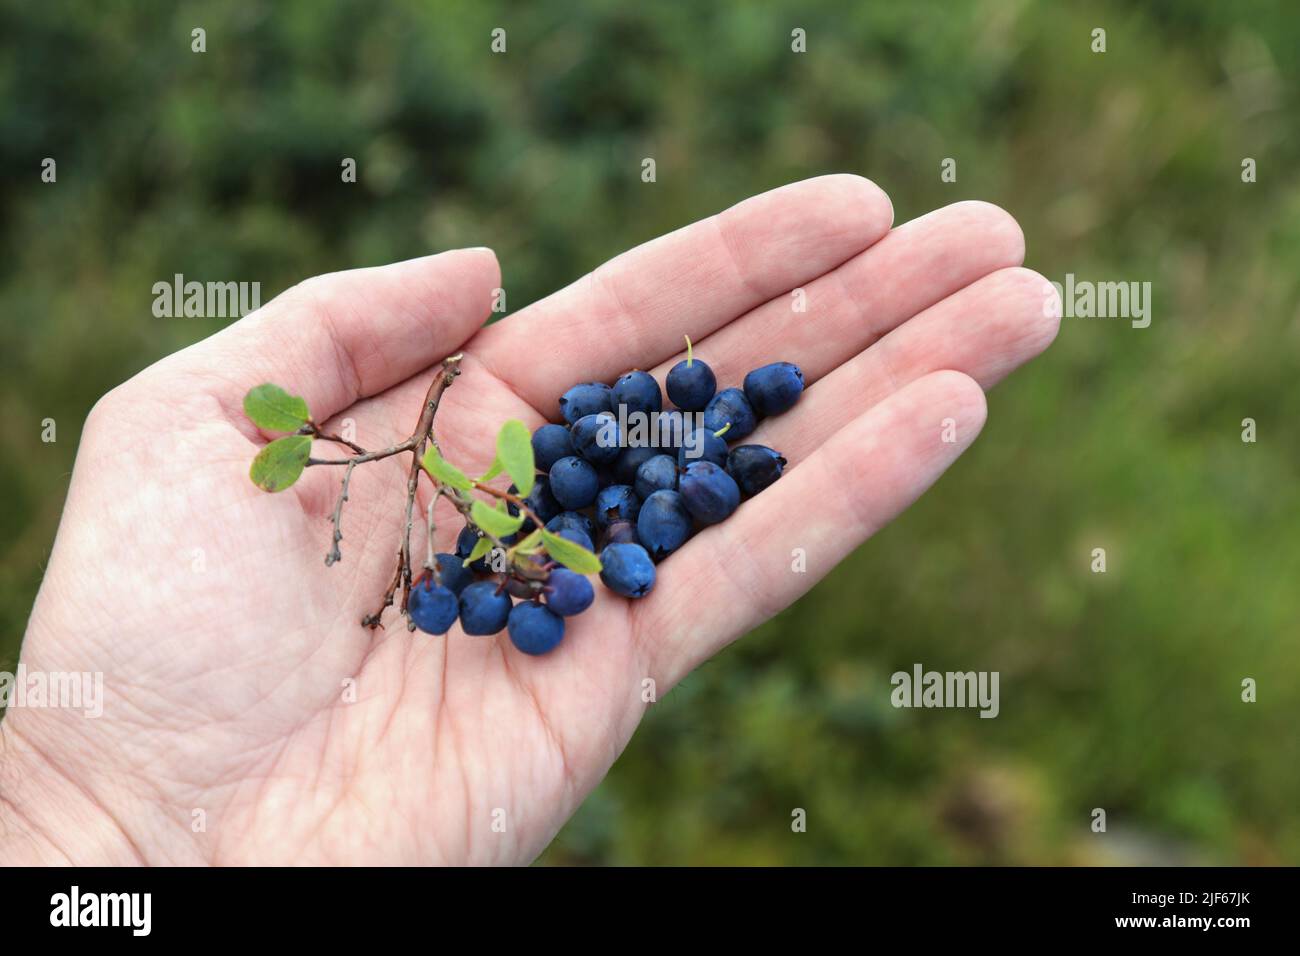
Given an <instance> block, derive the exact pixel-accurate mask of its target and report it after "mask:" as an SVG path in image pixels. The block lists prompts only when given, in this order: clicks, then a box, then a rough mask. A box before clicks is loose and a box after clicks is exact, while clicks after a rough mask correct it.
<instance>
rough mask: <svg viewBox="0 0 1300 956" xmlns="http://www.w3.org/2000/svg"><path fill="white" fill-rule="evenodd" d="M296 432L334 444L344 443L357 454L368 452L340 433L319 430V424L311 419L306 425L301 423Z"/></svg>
mask: <svg viewBox="0 0 1300 956" xmlns="http://www.w3.org/2000/svg"><path fill="white" fill-rule="evenodd" d="M298 434H300V435H311V436H312V437H313V438H319V439H320V440H321V441H332V442H334V443H335V444H336V445H346V446H347V447H348V448H351V449H352V450H353V451H354V452H356V453H357V454H358V455H365V454H369V453H368V452H367V451H366V450H365V449H364V448H362V447H361V446H360V445H358V444H357V443H356V442H351V441H348V440H347V439H346V438H344V437H343V436H342V435H331V434H329V433H328V432H323V431H321V430H320V426H319V425H317V424H316V423H315V422H313V421H308V422H307V424H306V425H303V426H302V428H301V429H300V430H299V432H298Z"/></svg>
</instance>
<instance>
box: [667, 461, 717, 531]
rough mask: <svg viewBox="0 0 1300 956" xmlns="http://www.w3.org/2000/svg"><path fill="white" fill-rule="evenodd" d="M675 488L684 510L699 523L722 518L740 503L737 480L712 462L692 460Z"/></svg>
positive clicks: (715, 521) (713, 521)
mask: <svg viewBox="0 0 1300 956" xmlns="http://www.w3.org/2000/svg"><path fill="white" fill-rule="evenodd" d="M677 487H678V490H679V494H680V496H681V499H682V502H683V504H685V506H686V510H687V511H689V512H690V514H691V517H692V518H694V519H695V520H696V521H698V522H699V523H700V524H717V523H718V522H719V521H725V520H726V519H727V518H729V517H731V513H732V512H733V511H735V510H736V507H737V506H738V505H739V504H740V488H739V487H738V486H737V485H736V479H734V478H732V477H731V476H730V475H729V474H727V470H726V469H725V468H723V467H722V466H721V465H715V464H714V463H713V462H711V461H694V462H691V463H690V464H689V465H687V466H686V470H685V471H684V472H682V477H681V480H680V481H679V482H678V485H677ZM647 504H648V502H647Z"/></svg>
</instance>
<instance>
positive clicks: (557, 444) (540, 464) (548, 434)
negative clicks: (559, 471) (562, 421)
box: [533, 425, 576, 471]
mask: <svg viewBox="0 0 1300 956" xmlns="http://www.w3.org/2000/svg"><path fill="white" fill-rule="evenodd" d="M573 454H576V452H574V450H573V438H572V436H570V434H569V430H568V429H567V428H565V427H564V426H563V425H543V426H542V427H541V428H539V429H537V431H535V432H533V463H534V464H535V465H536V466H537V470H538V471H550V470H551V466H552V465H554V464H555V463H556V462H557V461H559V460H560V459H561V458H567V457H568V456H569V455H573Z"/></svg>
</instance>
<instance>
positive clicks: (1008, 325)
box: [746, 268, 1060, 460]
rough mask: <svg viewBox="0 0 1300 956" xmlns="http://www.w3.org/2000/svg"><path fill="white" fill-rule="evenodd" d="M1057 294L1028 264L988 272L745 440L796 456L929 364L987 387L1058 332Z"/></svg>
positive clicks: (836, 372)
mask: <svg viewBox="0 0 1300 956" xmlns="http://www.w3.org/2000/svg"><path fill="white" fill-rule="evenodd" d="M1055 296H1056V291H1055V289H1053V287H1052V286H1051V285H1050V284H1049V283H1048V281H1047V280H1046V279H1044V278H1043V277H1042V276H1040V275H1039V274H1038V273H1036V272H1033V271H1031V270H1029V269H1023V268H1015V269H1002V270H999V271H998V272H994V273H993V274H992V275H988V276H985V277H984V278H983V279H980V280H979V281H977V282H974V283H972V284H971V285H968V286H967V287H966V288H964V289H962V290H961V291H960V292H957V293H955V294H954V295H950V296H949V297H948V298H946V299H944V300H943V301H942V302H940V303H938V304H937V305H933V306H931V307H930V308H928V309H926V310H925V311H923V312H922V313H921V314H920V315H917V316H915V317H913V318H911V319H909V320H908V321H907V322H904V323H903V324H902V325H900V326H899V327H898V328H896V329H894V331H892V332H890V333H889V334H888V335H886V336H885V337H884V338H882V339H881V340H880V341H878V342H876V343H875V344H874V345H872V346H871V347H870V348H869V349H867V350H866V351H864V352H862V353H860V354H859V355H856V356H855V357H853V358H852V359H850V360H849V361H847V362H845V363H844V364H843V365H841V366H840V367H839V368H837V369H835V370H834V371H833V372H831V373H830V374H829V375H827V376H825V377H824V378H822V379H821V380H820V381H818V382H817V383H816V384H814V385H813V386H812V387H810V388H809V389H808V390H807V391H806V392H805V393H804V394H803V396H802V398H800V400H799V404H798V405H797V406H796V407H795V408H794V409H793V410H792V411H791V412H790V413H789V414H787V415H778V416H777V417H775V418H769V419H767V420H766V421H764V422H763V423H762V425H760V426H759V428H758V430H757V431H755V432H754V434H753V435H752V436H751V437H750V438H748V439H746V441H747V442H753V443H757V444H761V445H768V446H770V447H772V448H776V449H778V450H780V451H781V453H782V454H784V455H785V456H786V457H788V458H790V459H791V460H798V459H801V458H804V457H806V456H807V455H810V454H812V452H813V449H815V448H816V447H817V446H818V445H820V444H821V443H822V442H823V441H825V440H826V439H827V438H828V437H830V436H831V435H833V434H834V433H835V432H837V431H838V430H839V429H840V428H842V427H844V426H845V425H847V424H849V422H851V421H852V420H853V419H854V418H856V417H857V416H859V415H860V414H861V413H862V412H863V410H864V409H867V408H870V407H871V406H873V405H875V404H876V403H877V402H879V401H882V400H883V399H884V398H886V397H887V396H888V395H890V394H891V393H893V392H895V391H897V390H898V389H900V388H902V387H904V386H906V385H908V384H909V383H911V382H914V381H916V380H917V379H919V378H921V377H923V376H925V375H929V374H930V373H931V372H937V371H940V370H942V369H954V370H956V371H958V372H962V373H964V374H966V375H969V376H970V377H971V378H973V379H975V381H977V382H978V383H979V384H980V385H981V386H982V387H983V388H985V389H988V388H991V387H993V386H994V385H996V384H997V383H998V382H999V381H1001V380H1002V379H1003V378H1004V377H1005V376H1006V375H1007V374H1009V373H1010V372H1011V371H1012V370H1014V369H1015V368H1017V367H1019V366H1021V365H1023V364H1024V363H1025V362H1028V361H1029V360H1030V359H1031V358H1033V357H1034V356H1035V355H1037V354H1038V353H1040V352H1042V351H1043V349H1045V348H1047V346H1048V345H1050V344H1051V342H1052V340H1053V339H1054V338H1055V337H1056V332H1057V329H1058V327H1059V326H1060V319H1059V318H1057V317H1056V316H1058V315H1059V314H1060V310H1059V308H1057V309H1052V308H1051V305H1052V303H1053V302H1054V301H1055Z"/></svg>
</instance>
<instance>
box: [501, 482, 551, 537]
mask: <svg viewBox="0 0 1300 956" xmlns="http://www.w3.org/2000/svg"><path fill="white" fill-rule="evenodd" d="M510 493H511V494H512V495H517V494H518V493H519V489H518V488H516V487H515V486H514V485H511V486H510ZM524 504H526V505H528V507H529V508H530V509H531V510H532V512H533V514H535V515H537V517H539V518H541V519H542V523H543V524H545V523H546V522H547V521H550V520H551V519H552V518H554V517H555V516H556V515H558V514H559V513H560V512H561V511H563V510H564V509H563V508H562V507H560V503H559V502H558V501H556V500H555V495H553V494H551V480H550V478H548V477H546V475H538V476H537V477H536V479H534V481H533V490H532V491H530V492H529V493H528V494H527V495H526V496H525V497H524ZM506 510H508V511H509V512H510V513H511V514H512V515H517V514H519V509H518V508H516V507H515V506H514V505H512V504H508V505H506ZM519 530H520V531H521V532H523V533H524V534H527V533H528V532H529V531H532V530H533V522H532V519H528V520H526V521H525V522H524V523H523V525H522V526H521V527H520V529H519Z"/></svg>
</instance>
